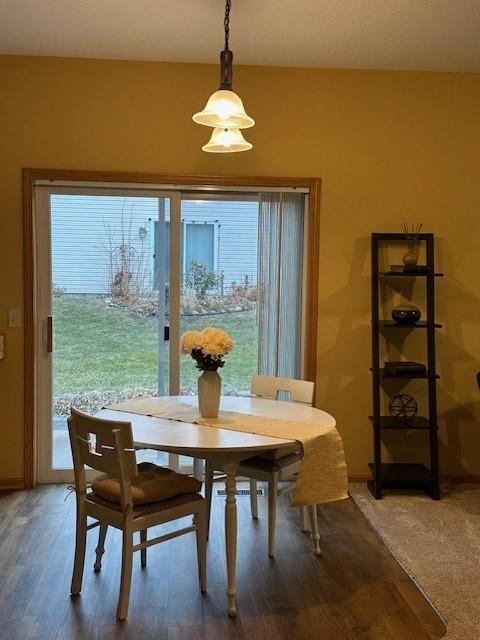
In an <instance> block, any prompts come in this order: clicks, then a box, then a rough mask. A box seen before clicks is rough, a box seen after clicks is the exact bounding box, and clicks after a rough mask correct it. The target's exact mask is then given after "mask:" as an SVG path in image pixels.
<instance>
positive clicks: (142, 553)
mask: <svg viewBox="0 0 480 640" xmlns="http://www.w3.org/2000/svg"><path fill="white" fill-rule="evenodd" d="M146 541H147V530H146V529H142V530H141V531H140V542H142V543H143V542H146ZM140 562H141V565H142V567H146V566H147V549H140Z"/></svg>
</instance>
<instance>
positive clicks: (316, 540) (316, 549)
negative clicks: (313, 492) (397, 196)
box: [308, 504, 322, 556]
mask: <svg viewBox="0 0 480 640" xmlns="http://www.w3.org/2000/svg"><path fill="white" fill-rule="evenodd" d="M308 512H309V514H310V524H311V527H312V533H311V538H312V543H313V553H314V554H315V555H316V556H319V555H320V554H321V553H322V550H321V549H320V534H319V533H318V520H317V505H316V504H312V505H310V506H309V507H308Z"/></svg>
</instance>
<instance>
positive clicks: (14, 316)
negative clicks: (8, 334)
mask: <svg viewBox="0 0 480 640" xmlns="http://www.w3.org/2000/svg"><path fill="white" fill-rule="evenodd" d="M21 326H22V312H21V311H20V309H9V310H8V328H9V329H18V327H21Z"/></svg>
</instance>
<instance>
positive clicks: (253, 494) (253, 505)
mask: <svg viewBox="0 0 480 640" xmlns="http://www.w3.org/2000/svg"><path fill="white" fill-rule="evenodd" d="M250 511H251V513H252V518H255V520H256V519H257V518H258V493H257V481H256V480H254V479H253V478H250Z"/></svg>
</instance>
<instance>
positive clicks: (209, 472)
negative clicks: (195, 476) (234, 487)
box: [205, 460, 214, 540]
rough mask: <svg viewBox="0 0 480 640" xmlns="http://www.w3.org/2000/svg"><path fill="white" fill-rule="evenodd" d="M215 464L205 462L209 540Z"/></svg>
mask: <svg viewBox="0 0 480 640" xmlns="http://www.w3.org/2000/svg"><path fill="white" fill-rule="evenodd" d="M213 473H214V468H213V464H212V463H211V462H210V461H209V460H206V461H205V501H206V503H207V534H206V535H207V540H208V536H209V535H210V513H211V511H212V492H213Z"/></svg>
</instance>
